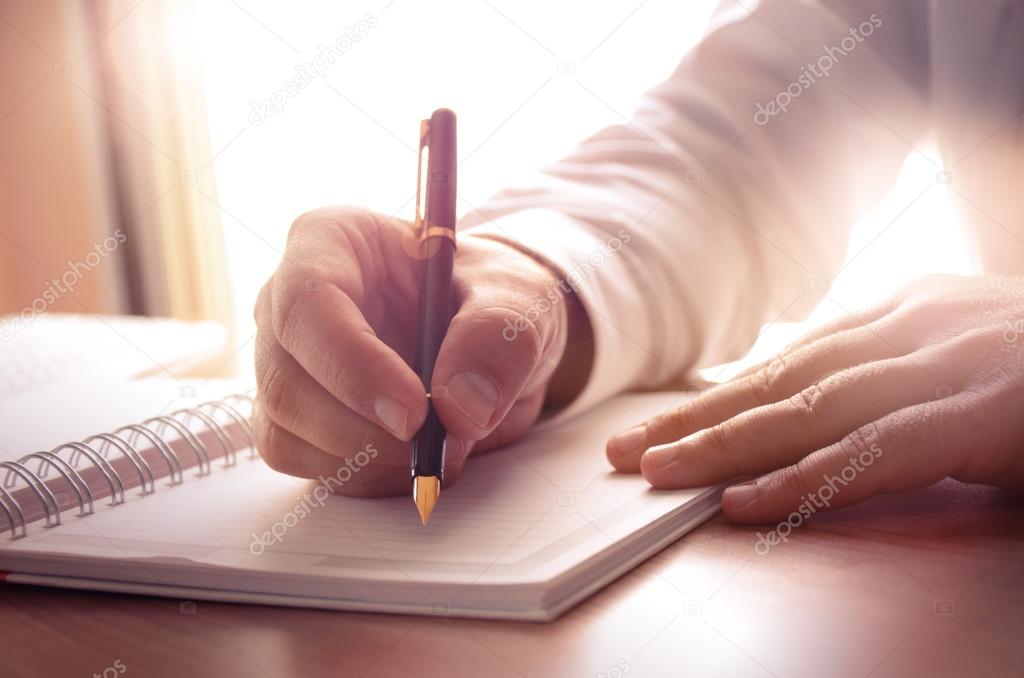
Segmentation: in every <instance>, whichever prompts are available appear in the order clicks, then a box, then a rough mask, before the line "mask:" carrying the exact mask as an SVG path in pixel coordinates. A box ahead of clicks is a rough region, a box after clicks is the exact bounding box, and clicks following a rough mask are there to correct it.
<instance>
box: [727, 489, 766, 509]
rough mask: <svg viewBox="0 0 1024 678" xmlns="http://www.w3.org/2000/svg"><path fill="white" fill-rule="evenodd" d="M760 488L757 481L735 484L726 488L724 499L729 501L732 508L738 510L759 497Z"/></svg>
mask: <svg viewBox="0 0 1024 678" xmlns="http://www.w3.org/2000/svg"><path fill="white" fill-rule="evenodd" d="M757 494H758V489H757V483H756V482H749V483H743V484H742V485H733V486H732V487H729V488H726V490H725V493H724V494H723V495H722V500H723V501H725V502H728V503H729V505H730V506H731V507H732V510H734V511H737V510H739V509H741V508H743V507H744V506H746V505H747V504H749V503H750V502H752V501H754V499H756V498H757Z"/></svg>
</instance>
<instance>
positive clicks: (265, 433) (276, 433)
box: [254, 418, 290, 473]
mask: <svg viewBox="0 0 1024 678" xmlns="http://www.w3.org/2000/svg"><path fill="white" fill-rule="evenodd" d="M254 433H255V434H256V449H257V451H258V452H259V453H260V457H261V458H262V459H263V461H264V462H265V463H266V464H267V466H269V467H270V468H272V469H273V470H275V471H278V472H279V473H288V469H289V467H290V464H289V463H288V461H289V455H288V450H287V444H286V442H285V441H284V430H283V429H282V428H281V427H280V426H278V425H277V424H275V423H274V422H272V421H270V420H268V419H265V418H264V419H262V422H261V424H260V425H259V426H257V427H256V430H255V431H254Z"/></svg>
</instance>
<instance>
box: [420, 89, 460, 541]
mask: <svg viewBox="0 0 1024 678" xmlns="http://www.w3.org/2000/svg"><path fill="white" fill-rule="evenodd" d="M424 148H426V149H427V176H426V178H425V185H426V190H425V191H424V193H425V198H424V206H423V214H422V217H421V215H420V187H421V186H423V185H424V177H423V176H422V171H423V149H424ZM455 163H456V154H455V114H454V113H452V112H451V111H449V110H448V109H445V108H440V109H438V110H436V111H434V113H433V114H432V115H431V116H430V119H429V120H424V121H422V122H421V123H420V145H419V165H418V166H417V169H416V222H415V224H416V228H417V229H418V236H419V244H418V245H419V258H418V261H417V264H418V265H419V266H420V267H421V270H420V273H421V274H422V275H421V277H420V290H419V318H418V321H419V324H418V327H419V336H418V338H417V343H416V354H415V367H416V372H417V374H418V375H419V377H420V381H422V382H423V388H424V389H425V390H426V392H427V397H428V403H427V419H426V421H424V422H423V426H421V427H420V430H419V431H417V432H416V436H415V437H414V438H413V440H412V458H411V464H410V465H411V474H412V498H413V501H415V502H416V509H417V510H418V511H419V514H420V520H422V521H423V524H424V525H426V524H427V523H428V522H429V521H430V514H431V513H432V512H433V510H434V505H435V504H436V503H437V498H438V497H439V496H440V494H441V488H442V487H443V486H444V457H445V437H446V435H447V432H446V431H445V429H444V425H443V424H442V423H441V420H440V418H439V417H438V416H437V410H436V409H435V407H434V399H433V397H432V396H433V395H436V394H431V392H430V382H431V379H432V378H433V375H434V363H435V362H436V361H437V354H438V351H439V350H440V348H441V342H442V341H443V340H444V336H445V334H446V333H447V332H448V325H449V324H450V323H451V319H452V308H451V282H452V263H453V261H454V258H455V170H456V165H455Z"/></svg>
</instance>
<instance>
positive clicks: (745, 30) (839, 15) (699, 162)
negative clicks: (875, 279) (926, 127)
mask: <svg viewBox="0 0 1024 678" xmlns="http://www.w3.org/2000/svg"><path fill="white" fill-rule="evenodd" d="M744 4H745V5H747V6H749V7H755V6H756V14H752V13H751V12H749V11H748V10H747V9H745V8H744V7H742V6H740V5H739V4H737V3H733V2H726V3H724V4H723V5H722V6H721V7H720V8H719V9H718V11H717V12H716V14H715V17H714V19H713V21H712V24H711V26H710V27H709V29H708V31H707V33H706V35H705V36H704V38H703V39H702V41H701V42H700V43H699V44H698V45H697V46H696V47H695V48H694V49H693V50H691V51H690V52H689V53H688V54H687V55H686V57H685V58H684V59H683V61H682V63H681V64H680V65H679V67H678V69H677V70H676V71H675V73H674V74H673V75H672V77H671V78H670V79H669V80H668V81H666V82H664V83H662V84H661V85H659V86H658V87H656V88H655V89H654V90H652V91H651V92H649V93H648V94H647V95H646V96H645V97H644V98H643V99H642V101H641V102H640V105H639V107H638V109H637V111H636V112H635V114H634V116H633V117H632V119H631V120H630V122H629V123H626V124H620V125H614V126H611V127H608V128H606V129H604V130H602V131H601V132H599V133H597V134H596V135H594V136H593V137H591V138H589V139H587V140H585V141H584V142H582V143H581V144H580V145H579V146H578V147H577V149H576V150H575V152H573V153H572V154H571V155H569V156H568V157H566V158H564V159H562V160H561V161H559V162H557V163H555V164H554V165H552V166H550V167H547V168H546V169H545V170H544V171H543V172H542V173H540V175H539V176H538V177H536V179H535V180H534V181H531V182H529V183H527V184H524V185H522V186H518V187H514V188H509V189H507V190H505V191H503V192H501V193H499V194H498V195H496V196H495V197H493V198H492V199H491V200H490V201H489V202H488V203H486V204H485V205H484V206H482V207H481V208H480V209H479V210H478V211H475V212H473V213H472V214H470V215H467V216H466V217H464V218H463V219H462V221H461V223H460V227H461V228H464V229H469V232H471V233H476V234H480V235H486V236H488V237H494V238H499V239H503V240H506V241H508V242H510V243H513V244H517V245H518V246H519V247H522V248H525V249H527V250H529V251H531V252H532V253H534V254H535V255H536V256H538V257H540V258H542V259H545V260H547V261H548V262H549V264H550V265H552V266H553V267H554V268H555V269H556V270H558V271H560V272H561V274H562V276H563V278H564V280H565V281H566V282H568V283H570V284H572V286H573V287H574V288H575V289H576V292H577V294H578V296H579V298H580V300H581V302H582V304H583V306H584V308H585V309H586V311H587V313H588V315H589V318H590V322H591V326H592V329H593V334H594V340H595V359H594V365H593V368H592V372H591V374H590V376H589V379H588V381H587V384H586V386H585V388H584V390H583V392H582V393H581V394H580V396H579V397H578V398H577V399H576V400H575V401H574V402H573V403H572V404H571V405H570V407H569V408H568V410H567V411H566V412H565V414H570V413H572V412H577V411H579V410H581V409H583V408H585V407H588V406H590V405H593V404H595V403H597V402H599V401H601V400H603V399H605V398H607V397H609V396H611V395H614V394H615V393H617V392H620V391H623V390H627V389H635V388H653V387H656V386H658V385H660V384H665V383H667V382H670V381H673V380H678V379H680V378H685V377H686V376H687V375H688V374H689V373H690V372H691V371H692V370H694V369H695V368H698V367H701V366H706V365H710V364H715V363H719V362H724V361H727V360H731V359H735V358H737V357H739V356H740V355H741V354H742V353H743V352H745V351H746V350H747V348H749V346H750V344H751V342H752V341H753V340H754V339H755V338H756V334H757V332H758V330H759V329H760V327H761V326H762V325H763V324H765V323H767V322H771V321H774V320H782V319H799V318H801V317H803V316H804V315H806V313H808V312H809V310H810V309H812V308H813V307H814V305H815V304H816V303H817V301H819V300H820V299H821V297H822V286H823V285H826V284H827V281H829V280H830V278H831V277H832V276H834V275H835V272H836V271H837V269H838V267H839V266H840V264H841V262H842V261H843V258H844V254H845V251H846V243H847V237H848V230H849V227H850V225H851V224H852V223H853V222H854V221H855V220H856V219H857V217H858V210H859V209H863V208H864V207H865V205H867V206H868V207H870V205H871V202H872V201H876V200H877V199H879V198H880V197H881V194H882V193H883V191H884V189H885V188H886V186H887V184H889V183H890V182H891V181H892V179H893V178H894V177H895V175H896V173H897V172H898V170H899V167H900V164H901V161H902V160H903V158H904V157H905V156H906V154H907V153H908V151H909V150H910V148H911V146H910V144H911V143H912V142H913V141H914V140H916V139H917V138H918V137H919V136H920V134H921V128H922V124H921V120H922V119H923V117H924V116H923V115H921V112H920V108H921V103H922V101H921V100H922V98H923V97H922V94H923V93H922V92H921V91H918V90H916V89H915V88H914V87H913V86H912V84H911V83H918V82H921V81H925V80H926V78H925V77H923V76H922V75H921V74H920V73H919V72H918V71H919V70H920V69H922V68H924V67H925V64H922V63H921V60H920V58H919V56H918V55H919V54H921V53H926V45H925V44H923V42H922V41H923V40H924V38H922V39H921V41H918V40H917V38H916V37H915V35H914V26H915V25H917V24H920V23H926V22H924V21H923V20H922V17H921V16H919V15H917V16H915V12H917V11H916V10H910V9H902V8H900V5H901V4H906V5H910V4H913V3H897V4H896V9H893V10H890V12H888V13H887V12H886V7H888V6H889V5H890V4H891V2H888V1H887V2H875V1H864V2H856V3H855V2H848V3H832V4H830V5H829V6H826V5H824V4H819V3H814V2H806V1H798V0H764V1H763V2H760V3H752V2H749V1H746V2H744ZM833 5H835V6H833ZM837 7H838V8H837ZM918 14H919V12H918ZM915 22H916V23H915ZM826 71H827V72H826ZM815 73H817V75H815Z"/></svg>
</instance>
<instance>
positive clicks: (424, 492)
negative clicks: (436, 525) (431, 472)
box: [412, 476, 441, 525]
mask: <svg viewBox="0 0 1024 678" xmlns="http://www.w3.org/2000/svg"><path fill="white" fill-rule="evenodd" d="M439 496H441V481H440V480H439V479H438V477H437V476H416V477H415V478H413V479H412V498H413V501H415V502H416V510H417V511H419V512H420V520H422V521H423V524H424V525H426V524H427V523H429V522H430V514H431V513H433V512H434V504H436V503H437V498H438V497H439Z"/></svg>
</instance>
